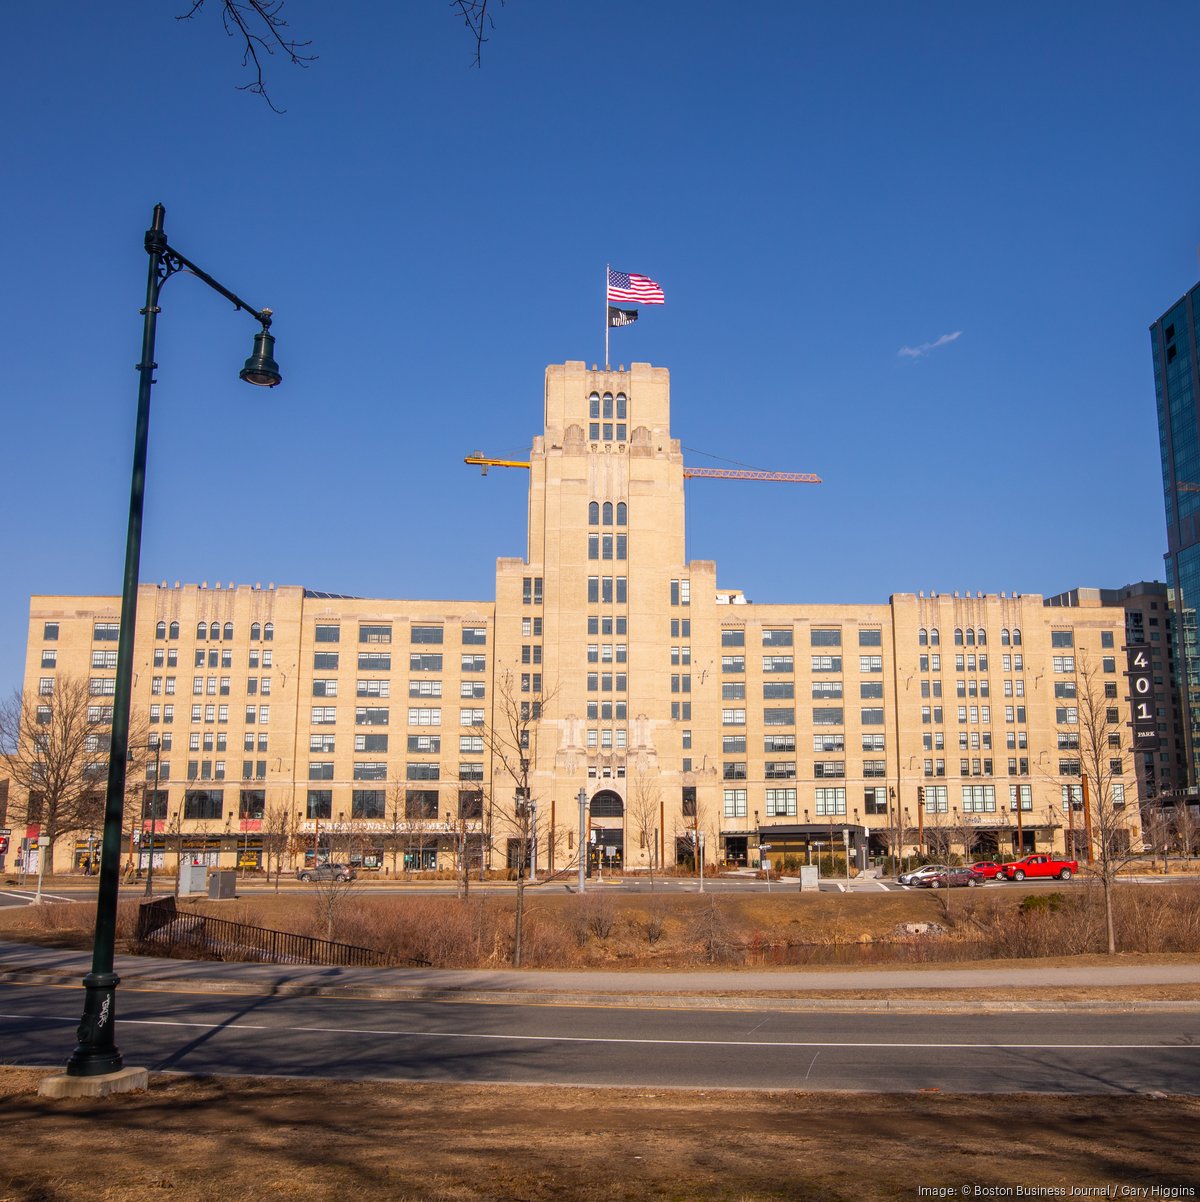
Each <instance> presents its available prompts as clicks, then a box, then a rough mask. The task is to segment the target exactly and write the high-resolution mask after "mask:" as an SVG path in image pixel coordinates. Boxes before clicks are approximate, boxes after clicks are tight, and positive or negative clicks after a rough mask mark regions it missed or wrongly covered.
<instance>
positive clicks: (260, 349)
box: [238, 326, 283, 388]
mask: <svg viewBox="0 0 1200 1202" xmlns="http://www.w3.org/2000/svg"><path fill="white" fill-rule="evenodd" d="M238 375H239V376H240V378H241V379H243V380H245V381H246V383H247V384H258V385H261V386H262V387H263V388H274V387H275V385H276V384H278V383H279V382H280V381H281V380H282V379H283V377H282V376H281V375H280V374H279V364H278V363H276V362H275V335H274V334H272V333H271V332H270V330H268V329H267V327H266V326H263V328H262V329H261V330H259V332H258V333H257V334H255V335H254V350H253V352H252V353H251V355H250V358H249V359H247V360H246V366H245V367H243V368H242V370H241V371H240V372H239V373H238Z"/></svg>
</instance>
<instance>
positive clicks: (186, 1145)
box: [0, 1069, 1200, 1202]
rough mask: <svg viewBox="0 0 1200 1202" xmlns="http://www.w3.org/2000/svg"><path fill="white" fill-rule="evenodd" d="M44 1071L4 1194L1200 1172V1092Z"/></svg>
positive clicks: (708, 1194)
mask: <svg viewBox="0 0 1200 1202" xmlns="http://www.w3.org/2000/svg"><path fill="white" fill-rule="evenodd" d="M40 1075H41V1074H40V1073H35V1072H31V1071H26V1070H18V1069H9V1070H0V1120H2V1121H3V1136H4V1155H3V1158H2V1159H0V1202H71V1200H74V1199H84V1198H86V1199H89V1202H160V1200H161V1199H164V1198H170V1199H173V1200H174V1202H232V1200H234V1199H237V1200H240V1199H243V1198H247V1197H257V1198H283V1199H288V1200H290V1202H308V1200H310V1199H312V1200H314V1202H315V1200H318V1199H319V1200H320V1202H326V1200H327V1199H329V1198H345V1197H353V1196H356V1195H358V1196H363V1197H369V1198H373V1199H380V1200H381V1202H393V1200H394V1202H418V1200H420V1202H518V1200H519V1202H551V1200H553V1202H601V1200H603V1202H623V1200H628V1202H659V1200H663V1202H668V1200H670V1202H690V1200H710V1199H711V1200H713V1202H775V1200H778V1199H800V1198H803V1199H811V1200H812V1202H825V1200H831V1202H832V1200H837V1202H843V1200H845V1202H851V1200H853V1202H874V1200H877V1199H878V1200H884V1199H907V1198H912V1199H916V1198H918V1197H921V1196H924V1197H930V1196H934V1195H930V1194H924V1195H921V1194H919V1192H918V1191H919V1188H920V1187H922V1186H924V1187H942V1188H950V1189H953V1190H954V1193H953V1194H952V1195H946V1194H943V1195H941V1196H943V1197H945V1196H955V1197H963V1196H964V1195H963V1193H962V1187H964V1186H970V1187H972V1189H973V1188H974V1187H976V1186H978V1187H979V1188H980V1189H981V1190H987V1189H988V1188H989V1187H990V1188H995V1187H1002V1188H1003V1189H1005V1190H1007V1191H1008V1192H1007V1194H995V1193H993V1194H990V1195H987V1194H983V1193H981V1194H978V1195H975V1194H973V1193H969V1194H967V1195H965V1196H968V1197H971V1196H979V1197H982V1196H993V1197H995V1196H1008V1197H1014V1196H1016V1188H1017V1187H1018V1186H1023V1187H1025V1188H1026V1189H1029V1188H1031V1187H1040V1188H1041V1189H1043V1190H1049V1189H1053V1188H1056V1187H1057V1188H1059V1189H1062V1190H1064V1191H1066V1194H1065V1196H1068V1197H1069V1196H1070V1190H1071V1189H1072V1188H1075V1189H1081V1188H1083V1187H1092V1188H1096V1187H1101V1186H1103V1187H1106V1188H1107V1189H1109V1190H1112V1189H1114V1188H1115V1189H1118V1190H1119V1189H1120V1188H1121V1187H1126V1188H1129V1187H1138V1188H1140V1189H1144V1190H1146V1191H1149V1190H1150V1189H1151V1188H1152V1187H1154V1186H1159V1187H1166V1188H1168V1189H1170V1188H1176V1189H1177V1188H1180V1187H1184V1188H1187V1189H1190V1190H1192V1191H1193V1192H1191V1193H1183V1194H1176V1195H1174V1196H1176V1197H1195V1196H1197V1193H1196V1192H1195V1191H1200V1148H1198V1146H1197V1143H1196V1140H1195V1138H1194V1134H1195V1132H1196V1131H1197V1130H1198V1129H1200V1099H1195V1098H1168V1097H1121V1098H1110V1097H1105V1098H1074V1097H1056V1096H1042V1095H1005V1096H998V1097H982V1096H962V1095H941V1094H928V1093H921V1094H915V1095H894V1094H893V1095H884V1096H866V1095H857V1094H820V1095H815V1094H802V1093H742V1092H707V1093H702V1092H694V1091H686V1092H682V1091H681V1092H671V1091H658V1092H657V1093H655V1092H646V1091H633V1090H623V1089H613V1090H588V1089H572V1088H545V1087H540V1088H530V1087H518V1088H503V1087H490V1086H459V1085H449V1086H447V1085H438V1086H423V1085H398V1084H391V1083H387V1084H382V1083H375V1082H363V1083H358V1084H338V1083H329V1082H314V1081H292V1080H288V1081H280V1080H274V1079H240V1080H230V1079H215V1078H198V1079H197V1078H187V1077H170V1076H161V1077H155V1078H154V1079H153V1082H152V1086H151V1089H150V1091H149V1092H147V1093H142V1094H127V1095H121V1096H117V1097H113V1098H110V1099H107V1100H103V1101H79V1100H76V1101H65V1102H64V1101H48V1100H45V1099H42V1098H39V1097H38V1096H37V1094H36V1088H37V1080H38V1078H39V1076H40ZM1026 1196H1028V1195H1026ZM1043 1196H1048V1195H1043ZM1060 1196H1061V1195H1060ZM1107 1196H1108V1197H1117V1196H1120V1195H1118V1194H1115V1193H1108V1194H1107ZM1126 1196H1132V1195H1126ZM1141 1196H1143V1197H1147V1198H1149V1197H1154V1196H1157V1197H1168V1198H1169V1197H1171V1196H1172V1195H1171V1194H1170V1193H1166V1194H1162V1193H1160V1194H1158V1195H1151V1194H1150V1193H1149V1192H1147V1193H1145V1194H1142V1195H1141Z"/></svg>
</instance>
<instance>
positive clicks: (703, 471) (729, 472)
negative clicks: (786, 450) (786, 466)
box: [463, 451, 821, 484]
mask: <svg viewBox="0 0 1200 1202" xmlns="http://www.w3.org/2000/svg"><path fill="white" fill-rule="evenodd" d="M463 463H469V464H470V465H471V466H472V467H477V468H479V472H480V475H483V476H486V475H487V474H488V468H489V467H523V468H528V467H529V464H528V463H527V462H526V461H525V460H522V459H493V458H492V457H491V456H488V455H485V454H484V453H483V452H482V451H476V452H475V454H474V455H467V456H466V457H465V458H464V459H463ZM694 477H699V478H701V479H705V480H777V481H780V482H782V483H787V484H820V483H821V477H820V476H815V475H813V473H812V472H765V471H758V470H756V469H754V468H736V467H684V469H683V478H684V479H685V480H690V479H693V478H694Z"/></svg>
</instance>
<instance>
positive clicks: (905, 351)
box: [896, 330, 962, 359]
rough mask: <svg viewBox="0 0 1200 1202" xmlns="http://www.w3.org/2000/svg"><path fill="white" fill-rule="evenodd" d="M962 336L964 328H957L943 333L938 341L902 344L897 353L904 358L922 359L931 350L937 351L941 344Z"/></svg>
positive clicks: (943, 344) (944, 344)
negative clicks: (951, 332)
mask: <svg viewBox="0 0 1200 1202" xmlns="http://www.w3.org/2000/svg"><path fill="white" fill-rule="evenodd" d="M961 337H962V330H955V331H954V333H953V334H943V335H942V336H941V337H940V338H939V339H938V340H937V341H936V342H922V343H921V345H920V346H902V347H901V348H900V349H899V350H898V351H897V352H896V353H897V354H898V355H900V356H901V357H902V358H908V359H920V358H921V357H922V356H923V355H928V354H929V352H930V351H936V350H937V348H938V347H939V346H946V345H947V343H951V342H953V341H954V340H955V339H956V338H961Z"/></svg>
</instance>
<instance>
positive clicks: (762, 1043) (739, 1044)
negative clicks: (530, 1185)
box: [0, 1014, 1200, 1052]
mask: <svg viewBox="0 0 1200 1202" xmlns="http://www.w3.org/2000/svg"><path fill="white" fill-rule="evenodd" d="M0 1019H17V1020H24V1021H29V1020H31V1019H43V1020H47V1021H50V1022H60V1023H78V1021H79V1019H78V1018H77V1017H74V1016H72V1017H67V1016H58V1015H47V1014H38V1015H32V1014H0ZM118 1021H119V1022H120V1023H121V1024H122V1025H123V1026H127V1027H130V1026H132V1027H186V1028H188V1029H190V1030H199V1031H278V1032H279V1033H280V1034H285V1035H286V1034H292V1033H295V1032H305V1033H306V1034H309V1035H370V1036H380V1037H387V1038H392V1039H481V1040H488V1041H497V1042H503V1041H505V1040H508V1041H510V1042H514V1043H580V1044H630V1045H634V1046H640V1047H681V1048H694V1047H705V1048H890V1049H908V1048H913V1049H921V1050H922V1051H928V1050H929V1049H931V1048H954V1049H958V1050H971V1049H978V1050H980V1051H1042V1052H1045V1051H1050V1052H1095V1051H1170V1052H1182V1051H1190V1052H1200V1043H1194V1044H1191V1043H911V1042H899V1041H893V1040H879V1041H872V1040H836V1041H835V1040H817V1039H781V1040H770V1039H638V1038H633V1037H626V1036H602V1035H493V1034H489V1033H486V1032H480V1031H406V1030H400V1031H388V1030H384V1029H381V1028H374V1027H297V1026H285V1025H281V1026H271V1025H269V1024H265V1023H243V1022H230V1023H220V1022H217V1023H197V1022H184V1021H182V1020H176V1019H152V1018H121V1019H118Z"/></svg>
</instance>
